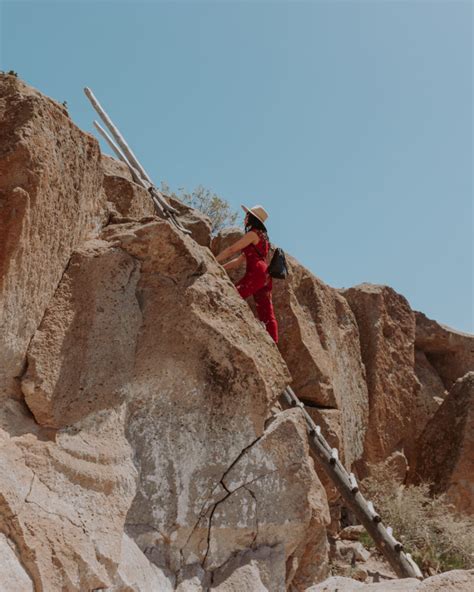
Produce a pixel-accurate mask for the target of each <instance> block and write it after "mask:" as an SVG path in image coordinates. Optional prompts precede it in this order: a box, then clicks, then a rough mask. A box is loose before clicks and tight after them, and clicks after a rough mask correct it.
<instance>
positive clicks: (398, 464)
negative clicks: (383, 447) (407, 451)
mask: <svg viewBox="0 0 474 592" xmlns="http://www.w3.org/2000/svg"><path fill="white" fill-rule="evenodd" d="M383 465H384V466H385V468H386V471H387V473H388V475H390V476H391V477H392V478H393V479H394V480H395V481H396V482H397V483H400V484H403V483H405V479H406V476H407V473H408V468H409V467H408V461H407V458H406V456H405V455H404V454H403V452H400V451H399V450H395V452H392V454H391V455H390V456H389V457H388V458H386V459H385V460H384V461H383Z"/></svg>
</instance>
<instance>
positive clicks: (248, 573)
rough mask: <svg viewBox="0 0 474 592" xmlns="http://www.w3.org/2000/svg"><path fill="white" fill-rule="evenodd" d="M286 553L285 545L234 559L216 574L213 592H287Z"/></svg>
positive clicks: (245, 553) (257, 550)
mask: <svg viewBox="0 0 474 592" xmlns="http://www.w3.org/2000/svg"><path fill="white" fill-rule="evenodd" d="M286 589H287V588H286V584H285V550H284V548H283V546H282V545H277V546H275V547H258V548H257V549H255V550H251V551H245V552H244V553H239V554H237V555H235V556H234V557H232V559H230V560H229V561H228V562H227V563H226V564H225V565H224V566H222V567H221V568H219V569H218V570H216V571H215V572H214V574H213V578H212V586H211V587H210V588H209V590H210V591H213V592H214V591H215V592H239V591H241V592H286Z"/></svg>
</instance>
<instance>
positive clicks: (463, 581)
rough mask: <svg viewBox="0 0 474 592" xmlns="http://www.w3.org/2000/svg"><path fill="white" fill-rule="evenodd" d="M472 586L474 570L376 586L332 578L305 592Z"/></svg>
mask: <svg viewBox="0 0 474 592" xmlns="http://www.w3.org/2000/svg"><path fill="white" fill-rule="evenodd" d="M473 585H474V570H470V571H463V570H454V571H448V572H445V573H442V574H439V575H437V576H432V577H431V578H427V579H426V580H424V581H423V582H420V581H418V580H415V579H414V578H406V579H403V580H390V581H385V582H380V583H378V584H362V583H361V582H356V581H355V580H352V579H350V578H342V577H333V578H329V579H328V580H326V581H325V582H321V584H318V585H317V586H312V587H311V588H308V590H306V592H352V591H353V590H360V591H362V590H364V591H365V590H366V591H367V592H415V591H416V592H471V590H472V589H473Z"/></svg>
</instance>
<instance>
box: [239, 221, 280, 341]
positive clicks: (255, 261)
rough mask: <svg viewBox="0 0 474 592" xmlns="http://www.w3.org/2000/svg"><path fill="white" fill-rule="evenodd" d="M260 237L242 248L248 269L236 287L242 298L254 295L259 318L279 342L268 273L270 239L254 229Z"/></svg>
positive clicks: (270, 280) (270, 279)
mask: <svg viewBox="0 0 474 592" xmlns="http://www.w3.org/2000/svg"><path fill="white" fill-rule="evenodd" d="M253 232H256V233H257V234H258V236H259V238H260V241H259V242H258V243H257V244H256V245H253V244H250V245H248V246H246V247H245V249H243V250H242V252H243V253H244V255H245V260H246V263H247V269H246V272H245V275H244V277H243V278H242V279H241V280H239V281H238V282H237V284H236V285H235V287H236V288H237V290H238V292H239V294H240V295H241V296H242V298H244V299H247V298H248V297H249V296H253V299H254V300H255V304H256V306H257V315H258V318H259V319H260V320H261V321H262V322H263V323H264V325H265V327H266V329H267V331H268V332H269V333H270V335H271V337H272V338H273V340H274V341H275V342H276V343H278V324H277V320H276V318H275V313H274V311H273V303H272V278H271V277H270V276H269V275H268V273H267V269H268V263H267V255H268V251H269V249H270V245H269V243H268V241H267V240H266V239H265V236H264V235H263V233H262V232H261V231H260V230H254V231H253Z"/></svg>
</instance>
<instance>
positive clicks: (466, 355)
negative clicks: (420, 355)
mask: <svg viewBox="0 0 474 592" xmlns="http://www.w3.org/2000/svg"><path fill="white" fill-rule="evenodd" d="M416 347H417V348H418V349H419V350H421V351H423V352H424V353H425V354H426V357H427V358H428V360H429V362H430V364H431V365H432V367H433V368H435V370H436V372H437V374H438V375H439V377H440V378H441V380H442V381H443V383H444V387H445V388H446V389H447V390H450V389H451V387H452V386H453V384H454V382H455V381H456V380H457V379H458V378H461V377H462V376H464V375H465V374H466V372H469V371H470V370H472V369H473V368H474V335H469V334H467V333H462V332H461V331H456V330H455V329H452V328H451V327H447V326H446V325H441V324H440V323H437V322H436V321H433V320H431V319H429V318H428V317H426V316H425V315H424V314H423V313H421V312H417V313H416Z"/></svg>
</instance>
